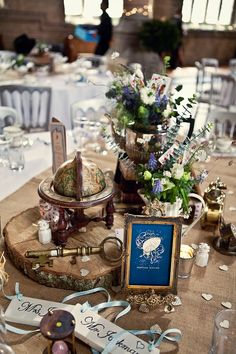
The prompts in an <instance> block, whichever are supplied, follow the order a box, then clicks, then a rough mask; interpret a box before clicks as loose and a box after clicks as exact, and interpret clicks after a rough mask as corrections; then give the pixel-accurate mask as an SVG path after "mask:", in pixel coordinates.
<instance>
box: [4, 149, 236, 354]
mask: <svg viewBox="0 0 236 354" xmlns="http://www.w3.org/2000/svg"><path fill="white" fill-rule="evenodd" d="M85 155H86V156H87V157H89V158H91V159H92V160H94V161H97V163H98V165H99V166H100V167H101V168H102V169H104V168H111V169H113V170H114V169H115V166H116V157H114V155H112V154H111V155H110V154H109V155H107V156H101V155H96V154H95V153H91V152H87V153H86V154H85ZM235 164H236V159H235V158H234V159H219V158H217V159H216V158H212V159H211V161H210V162H209V163H208V164H207V165H206V166H204V167H206V168H207V169H208V170H209V177H208V179H207V181H206V182H205V184H204V186H203V188H204V187H206V186H207V185H208V184H209V182H210V181H214V180H215V179H216V177H218V176H220V177H221V179H222V181H223V182H224V183H226V184H227V186H228V193H227V198H226V204H225V213H224V216H225V219H226V221H227V222H233V223H236V212H235V211H229V207H230V206H234V207H236V190H235V172H236V168H235V166H236V165H235ZM49 174H50V171H46V172H43V173H41V174H40V175H38V176H36V177H34V178H32V179H31V180H30V181H29V182H28V183H27V184H25V185H24V186H23V187H22V188H20V189H19V190H17V191H16V192H15V193H13V194H11V195H9V196H8V197H7V198H6V199H4V200H3V201H1V202H0V215H1V217H2V224H3V225H5V223H6V222H7V221H8V220H9V219H10V218H11V217H13V216H14V215H16V214H18V213H20V212H21V211H23V210H25V209H27V208H29V207H32V206H35V205H37V203H38V199H39V198H38V195H37V187H38V184H39V183H40V181H41V180H42V179H43V178H45V177H46V176H48V175H49ZM229 191H231V192H233V194H232V193H229ZM122 224H123V218H122V216H121V215H119V214H115V222H114V227H121V225H122ZM91 227H93V225H92V224H90V225H89V226H88V232H89V230H90V228H91ZM107 232H108V230H105V229H104V237H105V236H106V235H107ZM212 240H213V235H212V232H209V231H204V230H201V228H200V225H199V224H197V225H195V227H194V228H193V229H192V230H191V231H190V232H189V234H188V235H187V236H185V238H184V239H183V242H184V243H187V244H191V243H199V242H202V241H204V242H207V243H208V244H209V245H211V244H212ZM223 264H226V265H227V266H228V267H229V270H228V271H227V272H223V271H221V270H220V269H219V266H220V265H223ZM6 270H7V272H8V273H9V275H10V279H9V282H8V284H7V285H6V287H5V292H6V293H7V294H13V292H14V285H15V282H16V281H19V282H20V289H21V292H22V293H23V294H24V295H25V296H29V297H40V298H42V299H46V300H53V301H60V300H61V299H62V298H63V297H64V296H66V295H68V294H70V293H71V291H66V290H62V289H55V288H47V287H45V286H43V285H40V284H38V283H35V282H34V281H32V280H30V279H29V278H28V277H27V276H25V275H24V274H22V273H20V272H19V271H18V270H17V269H15V267H14V266H13V265H12V264H11V263H10V261H8V262H7V265H6ZM235 287H236V267H235V257H232V256H231V257H229V256H224V255H222V254H220V253H218V252H216V251H215V250H214V249H213V248H211V252H210V259H209V264H208V266H207V267H206V268H199V267H197V266H194V268H193V271H192V275H191V277H190V278H189V279H179V280H178V295H179V296H180V298H181V301H182V305H181V306H178V307H175V312H173V313H170V314H167V313H165V312H164V309H163V307H160V308H157V309H155V310H154V311H151V312H150V313H148V314H145V313H141V312H139V311H138V310H137V309H133V310H132V311H131V312H130V313H129V314H128V315H126V316H124V317H122V318H121V319H119V320H118V321H117V324H118V325H119V326H121V327H123V328H126V329H134V328H135V329H144V328H145V329H148V328H150V327H151V326H152V325H154V324H156V323H157V324H159V326H160V327H161V329H162V330H166V329H167V328H179V329H180V330H181V331H182V333H183V337H182V340H181V342H180V343H179V345H174V344H170V343H166V342H165V343H162V344H161V347H160V349H161V353H172V354H174V353H177V352H179V353H181V354H191V353H192V354H196V353H201V354H205V353H206V354H207V353H208V351H209V348H210V343H211V336H212V329H213V318H214V316H215V314H216V313H217V312H218V311H219V310H221V309H223V307H222V305H221V302H223V301H230V302H231V303H232V306H233V308H236V297H235V293H236V292H235V291H236V288H235ZM202 293H210V294H212V295H213V299H212V300H211V301H209V302H207V301H206V300H204V299H203V298H202V296H201V294H202ZM113 298H116V299H121V295H120V294H116V295H114V296H113ZM86 300H88V301H89V302H91V303H92V304H97V303H99V302H102V301H104V300H105V299H104V297H103V296H102V295H100V294H98V295H94V296H90V297H87V298H81V300H80V302H85V301H86ZM1 304H2V306H3V307H4V308H6V307H7V305H8V301H7V300H6V299H5V298H4V297H3V296H2V297H1ZM113 315H114V309H113V310H106V311H104V312H103V316H105V317H106V318H108V319H111V318H113V317H114V316H113ZM8 339H9V341H10V343H12V345H13V348H14V349H15V351H16V353H17V354H26V353H31V352H34V353H35V354H36V353H41V352H42V350H43V349H44V347H45V341H44V340H43V338H42V336H41V335H40V334H37V335H35V336H33V337H30V336H19V335H15V334H8ZM77 345H78V351H79V353H84V354H85V353H90V349H89V348H88V347H87V346H86V345H85V344H83V343H80V342H78V343H77Z"/></svg>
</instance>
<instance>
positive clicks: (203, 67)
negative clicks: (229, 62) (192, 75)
mask: <svg viewBox="0 0 236 354" xmlns="http://www.w3.org/2000/svg"><path fill="white" fill-rule="evenodd" d="M195 67H196V69H197V76H196V91H197V92H201V93H202V92H204V91H208V92H209V91H210V87H209V86H210V83H211V75H212V74H213V73H216V72H217V69H218V67H219V61H218V59H215V58H202V59H201V60H200V61H196V62H195Z"/></svg>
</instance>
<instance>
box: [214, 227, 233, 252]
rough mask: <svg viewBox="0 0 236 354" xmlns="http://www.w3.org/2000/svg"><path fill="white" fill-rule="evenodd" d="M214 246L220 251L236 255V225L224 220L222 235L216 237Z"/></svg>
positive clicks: (221, 229) (221, 228)
mask: <svg viewBox="0 0 236 354" xmlns="http://www.w3.org/2000/svg"><path fill="white" fill-rule="evenodd" d="M213 246H214V248H215V249H216V250H217V251H218V252H220V253H223V254H225V255H229V256H236V226H235V225H234V224H226V223H225V222H224V221H223V220H222V225H221V227H220V236H219V237H217V238H215V239H214V241H213Z"/></svg>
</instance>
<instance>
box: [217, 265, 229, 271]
mask: <svg viewBox="0 0 236 354" xmlns="http://www.w3.org/2000/svg"><path fill="white" fill-rule="evenodd" d="M219 269H220V270H223V271H224V272H227V270H229V267H228V266H227V265H226V264H223V265H220V266H219Z"/></svg>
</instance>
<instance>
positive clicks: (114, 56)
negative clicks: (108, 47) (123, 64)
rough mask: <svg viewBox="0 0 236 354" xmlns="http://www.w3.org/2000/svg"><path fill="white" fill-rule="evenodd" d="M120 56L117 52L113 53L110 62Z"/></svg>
mask: <svg viewBox="0 0 236 354" xmlns="http://www.w3.org/2000/svg"><path fill="white" fill-rule="evenodd" d="M119 56H120V53H118V52H113V53H112V54H111V59H112V60H115V59H116V58H118V57H119Z"/></svg>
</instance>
